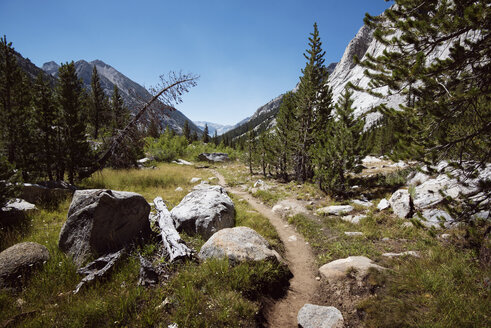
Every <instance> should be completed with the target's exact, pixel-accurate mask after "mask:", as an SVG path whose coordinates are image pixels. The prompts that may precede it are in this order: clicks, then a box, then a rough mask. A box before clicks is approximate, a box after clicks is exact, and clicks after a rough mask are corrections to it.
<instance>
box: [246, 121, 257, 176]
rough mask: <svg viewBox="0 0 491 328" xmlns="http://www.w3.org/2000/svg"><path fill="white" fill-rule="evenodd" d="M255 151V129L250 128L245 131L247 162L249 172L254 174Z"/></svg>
mask: <svg viewBox="0 0 491 328" xmlns="http://www.w3.org/2000/svg"><path fill="white" fill-rule="evenodd" d="M256 152H257V140H256V131H254V129H251V130H250V131H249V132H247V162H248V164H249V172H250V173H251V175H252V174H254V171H253V166H254V163H255V158H256Z"/></svg>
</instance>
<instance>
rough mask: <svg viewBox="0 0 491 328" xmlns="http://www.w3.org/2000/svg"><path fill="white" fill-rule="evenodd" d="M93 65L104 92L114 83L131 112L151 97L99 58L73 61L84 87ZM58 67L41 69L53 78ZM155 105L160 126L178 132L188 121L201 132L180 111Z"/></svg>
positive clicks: (51, 65) (109, 92)
mask: <svg viewBox="0 0 491 328" xmlns="http://www.w3.org/2000/svg"><path fill="white" fill-rule="evenodd" d="M94 66H95V67H96V68H97V73H98V74H99V77H100V81H101V86H102V88H103V89H104V93H105V94H106V95H107V96H108V97H110V96H111V95H112V93H113V89H114V85H116V86H117V87H118V88H119V91H120V94H121V96H122V98H123V100H124V102H125V105H126V106H127V107H128V108H129V109H130V110H131V111H132V112H133V113H135V112H136V111H137V110H138V109H139V108H140V107H141V105H142V103H143V102H146V101H148V100H149V99H151V98H152V95H151V94H150V93H149V92H148V91H147V89H145V88H144V87H142V86H141V85H139V84H138V83H136V82H134V81H132V80H131V79H130V78H128V77H127V76H125V75H124V74H122V73H120V72H119V71H117V70H116V69H115V68H114V67H112V66H110V65H108V64H106V63H104V62H103V61H101V60H94V61H91V62H87V61H85V60H79V61H77V62H76V63H75V69H76V72H77V75H78V77H79V78H80V79H81V80H82V82H83V84H84V87H85V89H87V90H90V88H91V87H90V81H91V78H92V70H93V67H94ZM59 67H60V65H58V64H57V63H55V62H53V61H50V62H47V63H44V64H43V70H44V71H45V72H46V73H47V74H49V75H51V76H53V77H55V78H56V77H57V76H58V69H59ZM157 106H159V108H161V109H162V111H158V114H157V115H158V117H159V120H160V122H161V126H162V128H165V127H167V126H169V127H170V128H172V129H173V130H174V131H176V132H178V133H180V132H182V128H183V127H184V122H185V121H188V122H189V127H190V129H191V131H196V132H197V133H198V134H201V133H202V132H201V130H200V129H199V128H198V127H197V126H196V125H195V124H194V123H193V122H192V121H191V120H190V119H188V118H187V117H186V116H185V115H184V114H182V113H181V112H180V111H178V110H171V109H173V108H171V107H168V106H165V105H164V104H162V103H158V104H157Z"/></svg>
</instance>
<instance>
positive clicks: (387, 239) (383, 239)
mask: <svg viewBox="0 0 491 328" xmlns="http://www.w3.org/2000/svg"><path fill="white" fill-rule="evenodd" d="M382 241H390V238H389V237H384V238H382Z"/></svg>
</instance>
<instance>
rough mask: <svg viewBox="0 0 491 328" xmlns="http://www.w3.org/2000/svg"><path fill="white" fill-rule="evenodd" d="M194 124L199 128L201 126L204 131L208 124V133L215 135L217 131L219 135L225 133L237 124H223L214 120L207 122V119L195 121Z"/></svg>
mask: <svg viewBox="0 0 491 328" xmlns="http://www.w3.org/2000/svg"><path fill="white" fill-rule="evenodd" d="M193 123H194V124H196V126H197V127H198V128H200V129H201V130H202V131H204V129H205V125H208V134H209V135H210V136H213V135H214V134H215V131H216V133H217V136H219V135H222V134H224V133H225V132H227V131H228V130H230V129H233V128H234V126H235V125H223V124H220V123H213V122H207V121H193Z"/></svg>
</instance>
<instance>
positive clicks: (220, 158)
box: [198, 153, 230, 163]
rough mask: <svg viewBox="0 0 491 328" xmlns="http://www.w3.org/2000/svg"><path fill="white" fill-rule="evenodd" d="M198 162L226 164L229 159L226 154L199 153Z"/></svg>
mask: <svg viewBox="0 0 491 328" xmlns="http://www.w3.org/2000/svg"><path fill="white" fill-rule="evenodd" d="M198 159H199V160H200V161H208V162H214V163H215V162H227V161H229V160H230V159H229V158H228V154H226V153H201V154H199V155H198Z"/></svg>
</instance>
